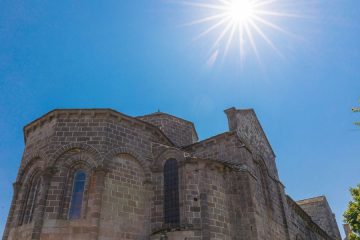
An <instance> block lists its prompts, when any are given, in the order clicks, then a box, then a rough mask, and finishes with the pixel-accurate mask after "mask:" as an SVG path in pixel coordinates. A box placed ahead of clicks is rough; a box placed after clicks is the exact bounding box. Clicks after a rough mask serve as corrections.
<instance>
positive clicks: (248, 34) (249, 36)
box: [245, 24, 260, 62]
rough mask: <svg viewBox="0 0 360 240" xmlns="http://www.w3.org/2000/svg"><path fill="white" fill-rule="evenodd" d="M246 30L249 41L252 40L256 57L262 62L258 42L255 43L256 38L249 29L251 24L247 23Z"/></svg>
mask: <svg viewBox="0 0 360 240" xmlns="http://www.w3.org/2000/svg"><path fill="white" fill-rule="evenodd" d="M245 31H246V35H247V36H248V38H249V41H250V44H251V47H252V49H253V51H254V53H255V55H256V59H257V60H258V61H259V62H260V57H259V52H258V49H257V47H256V44H255V41H254V38H253V36H252V33H251V31H250V29H249V26H248V25H247V24H245Z"/></svg>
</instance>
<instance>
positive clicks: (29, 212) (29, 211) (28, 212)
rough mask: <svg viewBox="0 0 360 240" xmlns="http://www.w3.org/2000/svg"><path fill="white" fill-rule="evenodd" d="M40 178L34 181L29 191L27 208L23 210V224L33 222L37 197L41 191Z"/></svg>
mask: <svg viewBox="0 0 360 240" xmlns="http://www.w3.org/2000/svg"><path fill="white" fill-rule="evenodd" d="M40 183H41V181H40V178H37V179H35V180H33V181H32V183H31V187H30V190H29V191H28V193H27V196H26V201H25V203H26V204H25V208H24V212H23V218H22V221H21V224H28V223H31V221H32V219H33V215H34V211H35V207H36V202H37V198H38V195H39V191H40Z"/></svg>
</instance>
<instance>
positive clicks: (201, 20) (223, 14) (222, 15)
mask: <svg viewBox="0 0 360 240" xmlns="http://www.w3.org/2000/svg"><path fill="white" fill-rule="evenodd" d="M225 16H226V13H220V14H216V15H213V16H209V17H205V18H200V19H198V20H195V21H192V22H189V23H186V24H184V26H191V25H195V24H200V23H205V22H209V21H213V20H215V19H218V18H223V17H225Z"/></svg>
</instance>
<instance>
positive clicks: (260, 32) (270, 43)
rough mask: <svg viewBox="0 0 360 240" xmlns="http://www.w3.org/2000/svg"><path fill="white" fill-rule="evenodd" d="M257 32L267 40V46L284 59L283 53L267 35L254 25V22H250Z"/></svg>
mask: <svg viewBox="0 0 360 240" xmlns="http://www.w3.org/2000/svg"><path fill="white" fill-rule="evenodd" d="M249 22H250V24H251V25H252V27H253V28H254V29H255V31H256V32H257V33H258V34H259V35H260V36H261V37H262V38H263V39H264V40H265V42H266V43H267V44H269V46H270V47H271V48H272V49H273V50H274V51H275V52H276V53H277V54H278V55H279V56H281V57H284V56H283V55H282V54H281V52H280V51H279V50H278V49H277V47H275V45H274V43H273V42H272V41H271V40H270V39H269V38H268V37H267V36H266V34H265V33H264V32H263V31H262V30H261V29H260V28H259V27H258V26H257V25H256V23H254V21H252V20H250V21H249Z"/></svg>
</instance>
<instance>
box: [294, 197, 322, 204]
mask: <svg viewBox="0 0 360 240" xmlns="http://www.w3.org/2000/svg"><path fill="white" fill-rule="evenodd" d="M317 202H327V200H326V197H325V196H318V197H312V198H306V199H302V200H299V201H296V203H297V204H299V205H305V204H311V203H317Z"/></svg>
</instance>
